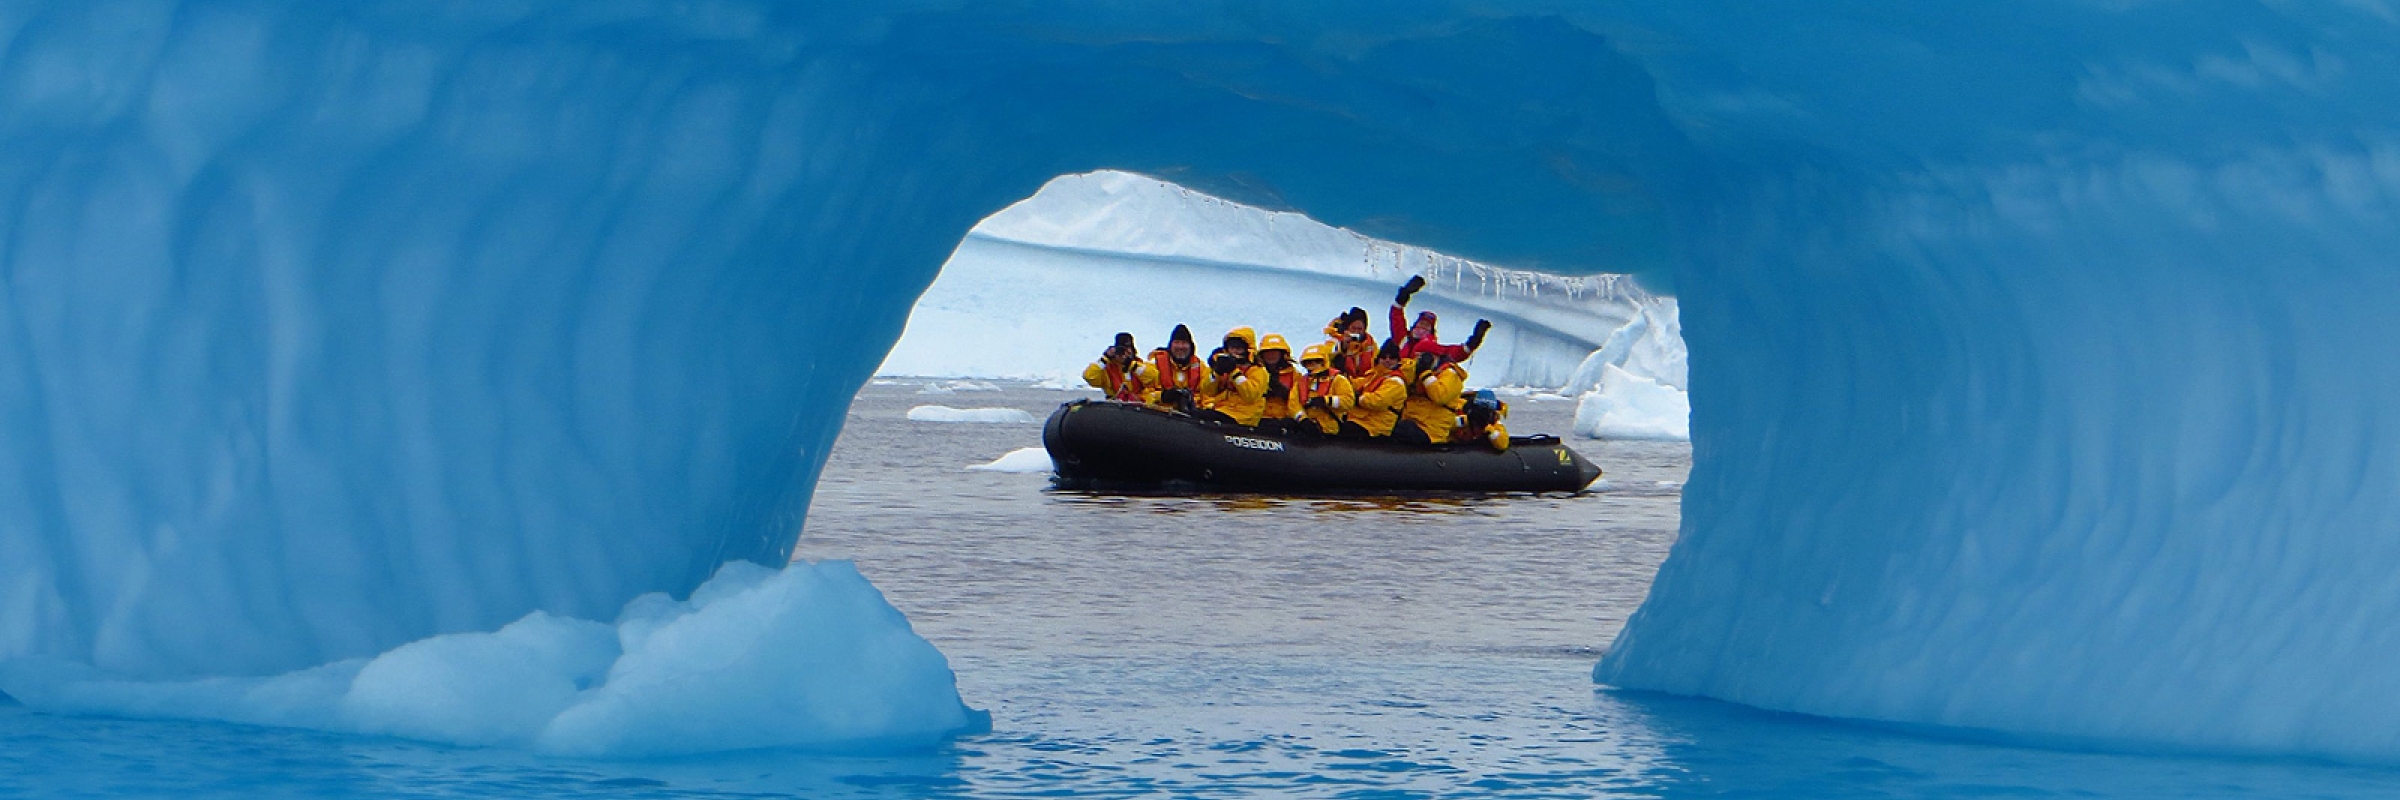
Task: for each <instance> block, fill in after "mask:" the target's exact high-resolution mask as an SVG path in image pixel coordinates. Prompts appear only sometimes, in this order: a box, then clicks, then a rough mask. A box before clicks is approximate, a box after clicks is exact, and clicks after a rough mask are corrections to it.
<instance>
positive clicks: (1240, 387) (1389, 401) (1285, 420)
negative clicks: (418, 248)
mask: <svg viewBox="0 0 2400 800" xmlns="http://www.w3.org/2000/svg"><path fill="white" fill-rule="evenodd" d="M1423 288H1425V279H1424V278H1422V277H1415V278H1410V279H1409V281H1408V283H1407V284H1406V285H1403V286H1401V287H1400V292H1399V294H1397V295H1395V296H1394V297H1393V298H1392V308H1391V313H1390V314H1389V315H1388V318H1387V321H1388V322H1389V324H1390V327H1391V337H1390V338H1388V339H1385V340H1383V341H1382V342H1381V343H1378V342H1377V341H1376V340H1375V336H1374V334H1373V333H1372V332H1371V331H1370V326H1369V324H1368V320H1367V312H1366V311H1365V310H1364V309H1360V308H1351V309H1350V310H1348V311H1345V312H1343V313H1342V314H1341V316H1338V317H1335V318H1334V319H1333V321H1332V322H1331V323H1329V324H1327V325H1326V326H1325V335H1326V336H1327V337H1328V338H1327V340H1326V341H1325V342H1323V343H1321V344H1313V345H1309V346H1308V347H1306V348H1303V349H1302V350H1301V351H1300V354H1299V357H1298V358H1297V359H1295V358H1293V357H1292V347H1291V344H1290V342H1289V341H1288V340H1286V339H1285V338H1284V337H1283V336H1281V335H1278V334H1273V333H1270V334H1267V335H1265V336H1263V337H1261V336H1259V335H1258V334H1257V333H1256V332H1255V331H1253V330H1252V329H1250V328H1246V327H1244V328H1235V329H1233V330H1231V331H1228V332H1226V334H1225V338H1224V343H1223V346H1221V347H1218V348H1217V349H1216V350H1214V351H1212V352H1210V353H1209V354H1208V357H1207V358H1205V359H1202V358H1200V357H1198V345H1197V344H1196V343H1195V342H1194V341H1193V340H1192V331H1191V329H1190V328H1188V327H1185V326H1183V325H1177V326H1175V332H1174V333H1173V334H1172V335H1170V336H1169V337H1168V339H1167V346H1165V347H1161V348H1158V349H1155V350H1151V351H1150V353H1149V356H1148V358H1146V359H1145V358H1144V357H1143V356H1142V354H1141V351H1140V350H1138V349H1137V348H1135V346H1134V342H1133V334H1130V333H1119V334H1117V336H1116V341H1115V342H1114V343H1113V344H1111V345H1109V346H1108V348H1107V349H1105V350H1102V351H1101V353H1100V359H1099V360H1097V361H1094V362H1092V364H1091V366H1089V367H1086V368H1084V370H1083V379H1084V381H1085V382H1087V383H1090V384H1091V385H1092V386H1094V387H1097V388H1098V389H1100V390H1101V391H1103V392H1106V393H1107V394H1108V398H1109V399H1111V400H1116V401H1119V402H1126V403H1146V404H1148V405H1150V406H1153V407H1156V408H1161V409H1167V410H1171V411H1177V412H1180V413H1184V414H1190V415H1192V416H1194V417H1197V418H1200V419H1205V420H1212V421H1216V422H1221V423H1228V424H1233V425H1242V426H1248V427H1255V428H1259V429H1261V430H1265V431H1269V432H1275V433H1291V434H1298V435H1320V436H1338V437H1345V438H1357V439H1374V438H1385V437H1388V438H1389V439H1391V440H1393V441H1400V442H1409V443H1416V444H1439V443H1444V442H1481V443H1483V444H1485V445H1488V446H1490V447H1493V448H1495V449H1499V450H1506V449H1508V427H1507V425H1506V424H1504V420H1505V419H1506V418H1507V416H1508V406H1507V404H1505V403H1502V402H1500V401H1499V400H1498V399H1497V398H1496V397H1494V396H1493V395H1492V393H1491V392H1489V391H1479V392H1469V391H1468V390H1467V389H1466V384H1467V370H1466V368H1465V367H1464V366H1461V365H1460V363H1459V362H1462V361H1465V360H1466V359H1467V358H1468V357H1469V356H1472V355H1474V354H1475V350H1476V348H1478V347H1480V346H1482V344H1483V337H1484V334H1486V333H1488V332H1490V330H1491V327H1492V324H1491V322H1489V321H1487V320H1476V321H1475V332H1474V333H1473V334H1472V335H1470V336H1468V337H1467V340H1466V342H1465V343H1463V344H1442V343H1441V342H1440V341H1439V340H1438V339H1437V338H1436V336H1435V331H1434V328H1435V317H1434V313H1433V312H1431V311H1423V312H1419V313H1418V314H1417V317H1416V320H1415V322H1413V323H1410V324H1407V325H1405V326H1404V325H1403V324H1402V323H1403V322H1406V321H1407V319H1408V301H1409V297H1410V296H1412V295H1414V294H1416V292H1417V290H1419V289H1423Z"/></svg>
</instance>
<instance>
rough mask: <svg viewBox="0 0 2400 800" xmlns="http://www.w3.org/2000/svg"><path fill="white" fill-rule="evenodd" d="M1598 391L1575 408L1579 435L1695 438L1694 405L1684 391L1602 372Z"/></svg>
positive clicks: (1613, 370) (1619, 371)
mask: <svg viewBox="0 0 2400 800" xmlns="http://www.w3.org/2000/svg"><path fill="white" fill-rule="evenodd" d="M1600 372H1601V376H1600V382H1599V385H1598V386H1597V387H1595V388H1594V389H1592V390H1591V391H1589V392H1585V393H1584V395H1583V399H1582V401H1580V402H1579V403H1578V404H1577V405H1576V406H1575V433H1576V434H1577V435H1580V436H1584V437H1588V438H1592V439H1661V440H1689V439H1691V438H1692V428H1691V416H1692V404H1691V401H1690V400H1689V399H1688V398H1686V397H1685V396H1684V394H1683V390H1681V389H1677V388H1675V387H1673V386H1668V385H1666V384H1663V383H1660V382H1658V381H1655V380H1651V379H1649V378H1646V377H1643V376H1640V375H1635V374H1633V373H1631V372H1627V371H1625V369H1624V368H1622V367H1619V366H1617V365H1615V364H1604V365H1602V366H1601V369H1600Z"/></svg>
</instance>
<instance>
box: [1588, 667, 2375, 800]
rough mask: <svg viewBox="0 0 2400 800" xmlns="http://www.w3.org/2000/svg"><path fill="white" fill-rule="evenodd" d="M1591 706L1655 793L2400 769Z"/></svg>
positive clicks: (2187, 785) (2110, 792)
mask: <svg viewBox="0 0 2400 800" xmlns="http://www.w3.org/2000/svg"><path fill="white" fill-rule="evenodd" d="M1592 716H1593V719H1594V721H1595V722H1596V723H1597V724H1599V725H1600V726H1602V727H1606V728H1610V729H1613V730H1618V731H1621V732H1624V733H1625V735H1626V741H1628V742H1633V743H1637V744H1638V747H1634V748H1629V749H1628V750H1627V752H1629V753H1632V752H1642V753H1655V754H1656V760H1655V761H1653V762H1651V763H1649V764H1646V765H1644V768H1643V771H1642V776H1643V777H1642V780H1641V781H1640V785H1642V786H1643V787H1645V791H1643V792H1640V794H1644V795H1649V796H1658V797H1694V796H1708V797H1723V796H1727V795H1737V796H1753V797H1806V798H1824V799H1826V800H1842V799H1843V798H1885V797H1987V796H2009V797H2104V798H2131V797H2140V798H2150V797H2155V798H2190V797H2327V798H2382V797H2390V796H2392V793H2393V787H2395V786H2400V770H2392V769H2385V768H2378V767H2356V766H2340V765H2329V764H2324V763H2319V762H2312V761H2304V760H2297V759H2226V758H2211V757H2197V756H2172V755H2142V754H2125V753H2098V752H2089V751H2076V750H2051V749H2044V748H2041V747H2029V746H2026V744H2025V743H2024V742H2001V741H1992V740H1990V739H1989V738H1988V737H1985V736H1982V735H1980V734H1977V733H1975V732H1967V731H1956V732H1945V731H1933V730H1909V731H1899V730H1892V729H1887V728H1882V727H1876V726H1870V725H1864V724H1857V723H1851V722H1845V721H1841V720H1829V719H1824V718H1820V717H1811V716H1805V715H1800V714H1784V713H1776V712H1770V711H1762V710H1759V709H1754V708H1748V707H1744V706H1737V705H1732V704H1729V703H1719V702H1715V701H1709V700H1698V699H1693V698H1685V697H1673V696H1668V695H1660V694H1654V693H1647V692H1624V691H1617V690H1613V689H1601V690H1599V691H1596V692H1594V694H1593V705H1592Z"/></svg>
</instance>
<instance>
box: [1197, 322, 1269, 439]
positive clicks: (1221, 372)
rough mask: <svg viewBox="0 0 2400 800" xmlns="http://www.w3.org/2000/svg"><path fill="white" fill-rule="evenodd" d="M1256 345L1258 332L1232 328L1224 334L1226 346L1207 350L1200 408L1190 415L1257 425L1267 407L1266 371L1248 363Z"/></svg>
mask: <svg viewBox="0 0 2400 800" xmlns="http://www.w3.org/2000/svg"><path fill="white" fill-rule="evenodd" d="M1256 349H1258V334H1257V333H1254V332H1252V331H1251V330H1250V329H1249V328H1235V329H1233V330H1231V331H1227V332H1226V334H1225V346H1224V347H1219V348H1217V351H1216V352H1214V353H1210V354H1208V375H1207V376H1206V377H1203V378H1201V379H1200V395H1199V401H1200V402H1199V405H1200V410H1199V412H1197V413H1195V414H1193V416H1196V417H1199V418H1201V419H1206V420H1214V421H1217V422H1231V423H1234V424H1236V425H1249V426H1256V425H1257V424H1258V419H1259V416H1260V415H1262V414H1264V413H1266V410H1267V400H1266V397H1267V371H1266V370H1263V369H1259V368H1258V365H1257V364H1253V363H1250V353H1251V351H1253V350H1256Z"/></svg>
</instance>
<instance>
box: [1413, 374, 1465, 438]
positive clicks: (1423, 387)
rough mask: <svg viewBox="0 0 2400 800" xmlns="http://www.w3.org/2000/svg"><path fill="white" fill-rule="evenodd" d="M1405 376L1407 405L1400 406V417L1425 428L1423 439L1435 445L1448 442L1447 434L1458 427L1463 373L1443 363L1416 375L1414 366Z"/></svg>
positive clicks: (1463, 384) (1463, 383)
mask: <svg viewBox="0 0 2400 800" xmlns="http://www.w3.org/2000/svg"><path fill="white" fill-rule="evenodd" d="M1407 372H1408V373H1409V386H1408V402H1406V403H1404V404H1402V405H1401V406H1400V416H1401V417H1403V418H1405V419H1407V420H1409V421H1411V422H1415V423H1417V427H1419V428H1423V429H1425V438H1427V439H1431V440H1433V441H1434V442H1436V443H1440V442H1447V441H1450V431H1451V430H1453V429H1456V428H1457V427H1458V411H1459V408H1460V403H1459V400H1458V396H1459V395H1460V394H1461V393H1463V392H1465V391H1466V389H1467V373H1466V371H1465V370H1462V369H1459V368H1458V365H1457V364H1443V365H1442V366H1440V367H1438V368H1435V369H1434V370H1433V372H1432V374H1429V375H1418V374H1416V372H1417V370H1416V367H1415V366H1413V365H1412V366H1410V367H1408V368H1407Z"/></svg>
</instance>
